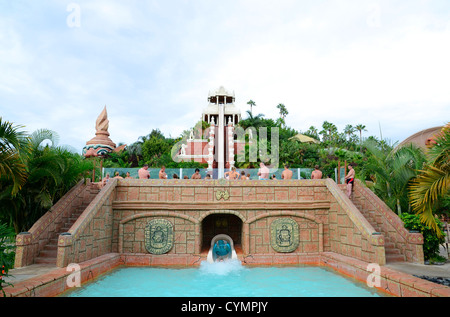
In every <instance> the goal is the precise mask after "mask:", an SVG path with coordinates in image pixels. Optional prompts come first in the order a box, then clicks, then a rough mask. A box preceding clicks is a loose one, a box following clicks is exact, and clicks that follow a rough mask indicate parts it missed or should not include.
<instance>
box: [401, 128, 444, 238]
mask: <svg viewBox="0 0 450 317" xmlns="http://www.w3.org/2000/svg"><path fill="white" fill-rule="evenodd" d="M435 142H436V144H435V145H434V146H432V147H431V148H430V149H429V150H428V153H427V161H426V164H425V166H424V168H423V169H422V170H421V171H420V174H419V175H418V176H417V177H416V179H414V181H413V182H412V183H411V186H410V192H409V198H410V200H411V205H412V208H413V210H414V212H415V213H417V214H420V216H421V220H422V221H423V222H424V223H426V224H427V225H429V226H431V227H432V228H434V229H435V231H436V233H438V234H439V232H440V231H439V230H438V228H437V224H436V221H435V217H434V214H435V213H436V212H439V213H442V211H439V209H440V208H442V206H448V200H449V199H448V196H449V193H450V128H448V127H447V128H445V129H443V131H442V133H441V135H440V136H439V137H438V138H436V140H435ZM444 212H445V211H444ZM447 213H448V209H447Z"/></svg>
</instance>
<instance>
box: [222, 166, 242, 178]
mask: <svg viewBox="0 0 450 317" xmlns="http://www.w3.org/2000/svg"><path fill="white" fill-rule="evenodd" d="M224 176H225V177H226V178H227V179H239V173H238V172H236V167H234V166H233V167H232V168H231V171H229V172H226V173H225V174H224Z"/></svg>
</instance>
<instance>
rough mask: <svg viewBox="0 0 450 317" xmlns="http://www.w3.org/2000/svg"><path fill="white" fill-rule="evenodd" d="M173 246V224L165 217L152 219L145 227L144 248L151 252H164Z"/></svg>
mask: <svg viewBox="0 0 450 317" xmlns="http://www.w3.org/2000/svg"><path fill="white" fill-rule="evenodd" d="M172 247H173V225H172V223H171V222H170V221H169V220H166V219H153V220H151V221H149V222H148V223H147V226H146V227H145V248H146V249H147V251H148V252H150V253H152V254H164V253H167V252H169V251H170V250H171V249H172Z"/></svg>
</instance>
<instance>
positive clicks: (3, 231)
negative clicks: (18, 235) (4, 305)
mask: <svg viewBox="0 0 450 317" xmlns="http://www.w3.org/2000/svg"><path fill="white" fill-rule="evenodd" d="M14 242H15V234H14V230H12V229H11V228H10V227H8V226H7V225H6V224H3V223H0V291H1V292H2V293H3V296H6V294H5V291H4V290H3V289H4V287H5V286H10V285H12V284H11V283H9V282H6V281H5V279H4V278H5V277H8V276H9V274H8V272H9V270H10V269H11V268H13V266H14V257H15V253H14V249H15V244H14Z"/></svg>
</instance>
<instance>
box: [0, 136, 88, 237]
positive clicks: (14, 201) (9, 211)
mask: <svg viewBox="0 0 450 317" xmlns="http://www.w3.org/2000/svg"><path fill="white" fill-rule="evenodd" d="M58 139H59V137H58V135H57V133H56V132H53V131H51V130H47V129H41V130H37V131H35V132H34V133H33V134H31V135H30V136H29V143H28V145H27V147H28V148H29V153H27V155H26V156H25V157H23V158H22V160H23V163H24V164H25V166H26V171H27V174H26V182H25V183H24V184H23V186H22V187H21V188H20V190H19V191H18V192H17V193H16V195H13V188H14V186H13V182H12V180H7V179H1V188H2V191H1V192H0V219H2V220H3V221H4V222H6V223H9V224H11V225H12V226H14V229H15V232H16V233H19V232H20V231H26V230H27V229H29V228H30V227H31V226H32V225H33V224H34V223H35V222H36V221H37V220H38V219H39V218H40V217H41V216H42V215H43V214H44V213H45V212H46V211H47V210H48V209H49V208H50V207H51V206H52V205H53V203H55V202H56V201H58V200H59V199H60V198H61V197H62V196H63V195H64V194H65V193H66V192H67V191H68V190H70V188H72V187H73V186H74V185H75V184H76V183H77V182H78V181H79V180H80V179H82V178H86V177H88V176H89V173H90V172H91V171H92V168H93V163H92V161H91V160H86V159H84V158H83V157H81V156H80V155H79V154H75V153H72V152H70V150H68V149H67V148H64V147H59V146H58V145H57V144H58Z"/></svg>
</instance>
